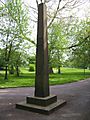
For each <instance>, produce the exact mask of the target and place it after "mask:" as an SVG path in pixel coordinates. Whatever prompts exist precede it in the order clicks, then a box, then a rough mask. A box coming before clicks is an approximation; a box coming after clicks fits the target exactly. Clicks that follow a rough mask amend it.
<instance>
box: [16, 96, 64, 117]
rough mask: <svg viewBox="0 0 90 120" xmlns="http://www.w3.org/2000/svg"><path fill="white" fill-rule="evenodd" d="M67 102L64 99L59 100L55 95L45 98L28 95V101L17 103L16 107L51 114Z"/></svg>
mask: <svg viewBox="0 0 90 120" xmlns="http://www.w3.org/2000/svg"><path fill="white" fill-rule="evenodd" d="M65 103H66V101H64V100H57V96H54V95H52V96H48V97H45V98H41V97H27V98H26V102H21V103H19V104H16V108H19V109H22V110H27V111H32V112H37V113H41V114H46V115H49V114H51V113H52V112H54V111H55V110H57V109H59V108H60V107H62V106H63V105H64V104H65Z"/></svg>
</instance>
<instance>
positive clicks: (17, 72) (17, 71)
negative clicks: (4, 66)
mask: <svg viewBox="0 0 90 120" xmlns="http://www.w3.org/2000/svg"><path fill="white" fill-rule="evenodd" d="M16 74H17V77H19V67H18V65H17V66H16Z"/></svg>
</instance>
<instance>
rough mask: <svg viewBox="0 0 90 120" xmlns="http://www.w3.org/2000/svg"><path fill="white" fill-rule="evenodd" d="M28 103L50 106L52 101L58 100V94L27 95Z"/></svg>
mask: <svg viewBox="0 0 90 120" xmlns="http://www.w3.org/2000/svg"><path fill="white" fill-rule="evenodd" d="M26 101H27V103H28V104H35V105H40V106H48V105H50V104H52V103H55V102H57V96H56V95H51V96H48V97H42V98H41V97H27V99H26Z"/></svg>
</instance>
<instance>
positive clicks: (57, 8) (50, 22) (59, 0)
mask: <svg viewBox="0 0 90 120" xmlns="http://www.w3.org/2000/svg"><path fill="white" fill-rule="evenodd" d="M61 1H62V0H59V2H58V6H57V9H56V12H55V14H54V16H53V18H52V20H51V22H50V23H49V25H48V28H49V27H50V25H51V24H52V23H53V21H54V19H55V17H56V15H57V13H58V10H59V6H60V3H61Z"/></svg>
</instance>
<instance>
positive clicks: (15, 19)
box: [0, 0, 31, 79]
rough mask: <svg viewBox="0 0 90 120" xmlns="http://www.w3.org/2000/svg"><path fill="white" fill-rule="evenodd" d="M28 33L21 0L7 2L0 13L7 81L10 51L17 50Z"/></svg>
mask: <svg viewBox="0 0 90 120" xmlns="http://www.w3.org/2000/svg"><path fill="white" fill-rule="evenodd" d="M25 34H27V35H30V34H31V32H30V31H28V14H27V9H26V7H25V8H24V9H23V3H22V2H21V0H12V1H11V0H10V1H7V2H6V3H5V4H4V5H3V6H2V7H1V11H0V36H1V40H0V42H1V43H2V45H3V48H4V50H5V53H4V55H5V56H4V59H5V66H6V69H5V71H6V72H5V79H7V70H8V64H9V61H10V57H11V52H12V49H14V51H15V50H16V49H19V46H20V44H21V43H22V42H23V41H24V39H25V38H26V36H25Z"/></svg>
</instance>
